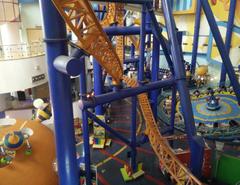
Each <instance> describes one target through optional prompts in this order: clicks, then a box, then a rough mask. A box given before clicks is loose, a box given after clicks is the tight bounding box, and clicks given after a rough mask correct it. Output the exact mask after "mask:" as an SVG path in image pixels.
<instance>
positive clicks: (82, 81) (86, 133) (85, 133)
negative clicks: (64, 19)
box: [80, 59, 92, 185]
mask: <svg viewBox="0 0 240 185" xmlns="http://www.w3.org/2000/svg"><path fill="white" fill-rule="evenodd" d="M81 62H83V69H82V73H81V74H80V94H81V95H82V96H81V97H82V98H85V95H86V93H87V87H86V70H85V59H83V60H82V61H81ZM82 126H83V145H84V148H83V149H84V163H85V170H86V182H87V185H91V184H92V183H91V160H90V146H89V127H88V114H87V110H82Z"/></svg>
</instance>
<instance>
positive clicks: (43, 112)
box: [33, 98, 52, 122]
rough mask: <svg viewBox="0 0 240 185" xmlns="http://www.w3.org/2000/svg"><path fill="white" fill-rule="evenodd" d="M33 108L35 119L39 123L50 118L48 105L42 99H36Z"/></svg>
mask: <svg viewBox="0 0 240 185" xmlns="http://www.w3.org/2000/svg"><path fill="white" fill-rule="evenodd" d="M33 106H34V107H35V108H36V109H37V112H36V116H34V117H35V119H36V120H39V121H41V122H42V121H45V120H47V119H50V118H51V116H52V113H51V106H50V104H49V103H45V102H44V101H43V100H42V99H40V98H39V99H36V100H34V102H33Z"/></svg>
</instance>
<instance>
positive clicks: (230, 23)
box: [219, 0, 237, 86]
mask: <svg viewBox="0 0 240 185" xmlns="http://www.w3.org/2000/svg"><path fill="white" fill-rule="evenodd" d="M236 4H237V0H231V1H230V9H229V15H228V23H227V33H226V41H225V46H226V50H227V53H228V55H229V53H230V49H231V42H232V31H233V27H234V18H235V11H236ZM226 73H227V72H226V69H225V67H224V65H222V69H221V77H220V83H219V86H223V85H224V86H225V83H226Z"/></svg>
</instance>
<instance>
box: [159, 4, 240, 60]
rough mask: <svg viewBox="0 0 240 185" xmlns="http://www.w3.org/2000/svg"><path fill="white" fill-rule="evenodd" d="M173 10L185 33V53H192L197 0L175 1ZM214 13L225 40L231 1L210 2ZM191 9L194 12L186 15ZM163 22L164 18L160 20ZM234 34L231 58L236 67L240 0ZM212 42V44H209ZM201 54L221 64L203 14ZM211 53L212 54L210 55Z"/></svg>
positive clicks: (180, 28) (239, 50) (180, 27)
mask: <svg viewBox="0 0 240 185" xmlns="http://www.w3.org/2000/svg"><path fill="white" fill-rule="evenodd" d="M173 2H174V3H175V4H173V10H174V15H175V20H176V23H177V27H178V29H179V30H181V31H184V32H185V34H184V37H183V51H184V52H192V44H193V34H194V24H195V22H194V21H195V9H196V0H186V1H185V0H174V1H173ZM209 3H210V6H211V8H212V11H213V13H214V15H215V18H216V20H217V22H218V25H219V29H220V32H221V34H222V36H223V40H225V35H226V26H225V24H226V22H227V21H228V14H229V7H230V0H209ZM191 5H192V6H191ZM189 7H192V8H193V7H194V11H193V12H192V13H191V14H189V13H184V11H186V10H187V9H188V8H189ZM160 21H161V22H163V18H160ZM234 25H235V28H234V33H233V38H232V44H231V51H230V57H231V59H232V62H233V64H234V65H239V64H240V0H237V6H236V13H235V21H234ZM209 41H210V43H209ZM198 52H199V53H203V54H207V55H208V56H209V59H210V60H214V61H218V62H221V58H220V55H219V52H218V49H217V47H216V44H215V42H214V40H213V41H212V42H211V31H210V30H209V26H208V23H207V20H206V17H205V15H204V14H203V13H202V17H201V28H200V38H199V50H198ZM208 52H210V53H208Z"/></svg>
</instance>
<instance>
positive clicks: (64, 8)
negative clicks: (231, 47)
mask: <svg viewBox="0 0 240 185" xmlns="http://www.w3.org/2000/svg"><path fill="white" fill-rule="evenodd" d="M40 2H41V9H42V16H43V24H44V32H45V42H46V51H47V60H48V70H49V79H50V89H51V101H52V102H51V103H52V106H53V112H54V124H55V137H56V153H57V164H58V176H59V183H60V184H61V185H78V184H79V179H80V175H79V171H80V169H79V166H78V162H77V157H76V146H75V137H74V124H73V116H72V115H73V111H72V99H71V88H70V76H78V75H79V76H80V77H79V78H80V90H81V92H80V94H81V100H80V101H79V108H80V109H81V112H82V132H83V145H84V165H85V171H84V172H83V173H84V174H83V175H84V176H85V177H86V182H85V183H86V184H87V185H91V184H92V181H91V175H92V173H91V160H90V144H89V138H90V137H89V124H88V122H89V121H88V120H89V119H92V120H93V121H94V122H95V123H96V124H98V125H100V126H101V127H103V128H104V129H105V130H106V131H108V132H110V133H111V134H112V135H114V136H115V137H117V138H118V139H119V140H121V141H122V142H124V143H125V145H127V146H129V148H130V149H131V164H129V165H127V166H126V171H131V172H132V173H129V174H128V175H129V176H133V178H134V174H135V175H136V177H137V176H138V174H136V173H137V172H138V171H137V164H136V153H137V150H136V148H137V145H138V141H137V138H136V112H137V111H136V109H137V105H139V107H140V110H141V113H142V116H143V118H144V121H145V127H146V129H145V132H144V134H145V137H147V138H148V140H149V143H150V144H151V146H152V149H153V150H154V153H155V155H156V156H157V158H158V160H159V164H160V168H161V170H162V171H163V172H165V173H167V174H169V176H170V179H171V181H172V182H173V183H175V184H178V185H183V184H187V185H201V184H203V183H202V182H201V181H200V179H201V176H202V169H203V168H204V164H203V163H204V160H205V159H206V155H205V156H204V154H205V153H206V150H207V147H206V146H205V142H204V140H203V137H201V136H199V135H198V134H197V130H196V127H195V120H194V116H193V110H192V104H191V98H190V92H189V89H188V85H187V78H186V72H185V66H184V62H183V53H182V50H181V46H180V44H179V38H178V34H177V29H176V25H175V21H174V17H173V14H172V10H171V1H169V0H162V1H151V0H121V1H120V0H101V1H99V0H95V1H94V2H97V3H99V2H103V3H104V4H105V6H106V7H107V13H106V16H105V17H104V18H103V20H99V19H98V17H97V16H96V14H95V12H94V10H93V8H92V6H91V1H89V0H52V2H51V1H46V0H41V1H40ZM197 2H198V3H197V9H198V13H199V12H200V13H201V8H202V9H203V11H204V13H205V14H206V18H207V20H208V23H209V26H210V28H211V30H212V33H213V36H214V39H215V41H216V45H217V47H218V49H219V51H220V54H221V57H222V61H223V63H224V66H225V69H226V72H227V74H228V76H229V79H230V81H231V84H232V86H233V90H234V92H235V95H236V98H237V101H238V103H240V85H239V83H238V81H237V79H236V75H235V73H234V69H233V66H232V64H231V61H230V58H229V55H228V51H227V49H226V47H225V46H224V42H223V39H222V37H221V34H220V31H219V29H218V27H217V24H216V21H215V19H214V16H213V13H212V10H211V8H210V6H209V3H208V1H206V0H198V1H197ZM129 4H133V5H138V6H140V7H141V23H140V26H132V27H131V26H130V27H127V26H124V25H125V24H124V9H125V5H129ZM155 11H157V12H158V13H160V14H162V15H163V17H164V20H165V27H166V31H167V35H168V39H166V38H165V37H164V36H163V34H162V31H163V28H162V24H159V23H158V21H157V17H156V15H155ZM66 25H67V26H68V28H69V29H71V31H72V32H73V33H74V34H75V35H76V37H77V39H78V40H77V42H75V43H73V44H71V45H74V47H75V48H74V50H73V52H72V53H71V56H68V51H67V41H68V40H67V37H66ZM147 34H152V35H153V44H152V71H151V75H152V77H151V82H148V81H146V80H145V73H144V66H145V48H146V47H145V46H146V44H145V38H146V35H147ZM132 35H140V45H139V60H138V68H137V79H134V78H129V77H128V76H126V75H124V74H123V64H124V62H125V55H124V41H125V37H126V36H132ZM113 36H116V46H115V47H114V46H113V44H112V42H111V40H110V38H112V37H113ZM196 37H198V34H196ZM131 40H134V38H133V37H132V38H131ZM136 45H137V44H136ZM160 46H161V49H162V51H163V53H164V55H165V58H166V60H167V63H168V66H169V69H170V72H171V74H172V75H171V77H170V78H167V79H162V80H159V79H158V72H159V55H160ZM194 50H195V52H194V54H196V51H197V48H196V46H194ZM89 55H91V56H93V57H94V58H95V61H97V62H98V63H99V65H100V66H101V67H102V68H103V69H104V70H105V71H106V72H107V73H108V74H109V75H110V76H111V77H112V84H113V86H114V87H113V91H112V92H108V93H105V94H98V92H95V94H94V95H93V96H91V97H89V96H87V92H86V74H85V72H86V71H85V56H89ZM192 65H194V63H193V64H192ZM195 65H196V63H195ZM100 66H98V67H100ZM195 67H196V66H191V73H192V74H195ZM94 70H95V71H94V73H97V72H99V71H97V70H98V69H97V68H95V69H94ZM203 71H204V70H203ZM205 71H206V70H205ZM205 71H204V72H202V73H201V71H200V72H197V73H199V74H203V73H204V74H205ZM98 80H100V82H101V76H100V79H99V78H98ZM164 87H171V90H172V96H171V112H170V123H171V129H170V130H169V133H173V130H174V122H175V112H176V111H175V109H176V108H175V107H176V103H177V92H178V93H179V95H178V97H179V102H180V105H181V111H182V117H183V119H182V120H183V121H184V131H185V133H186V137H185V138H186V139H187V141H188V145H189V150H190V160H189V166H186V165H185V164H184V163H183V162H182V161H180V160H179V158H178V157H177V154H176V152H175V151H174V150H173V149H172V148H171V145H170V143H169V141H168V139H169V137H170V138H175V139H178V137H177V136H176V137H175V135H171V136H169V137H165V136H164V135H162V133H161V130H159V126H158V123H157V106H158V95H159V94H158V90H159V89H161V88H164ZM148 93H150V97H151V101H149V96H148ZM127 97H131V103H132V106H131V109H132V110H131V111H132V120H131V121H132V123H131V138H130V139H129V138H126V137H125V136H123V135H121V134H120V133H118V132H117V131H115V130H114V129H112V128H111V127H110V126H109V125H108V124H106V123H105V121H104V120H103V119H100V118H99V116H100V115H101V114H103V113H102V112H101V111H99V109H98V108H99V106H101V105H104V104H106V103H110V102H113V101H116V100H121V99H124V98H127ZM205 101H206V100H205ZM220 101H221V100H220ZM205 103H206V104H207V105H206V106H207V107H208V109H212V108H213V107H214V109H215V108H216V106H215V104H218V100H217V98H216V97H215V96H214V94H212V96H211V97H210V99H209V100H208V102H205ZM218 106H219V104H218ZM43 107H44V110H39V111H38V112H39V113H40V115H41V116H40V117H41V118H46V119H48V118H49V117H48V114H46V110H45V108H46V106H43ZM94 108H96V111H95V113H96V114H94V113H92V112H91V111H90V109H94ZM218 108H220V107H218ZM216 109H217V108H216ZM16 137H18V139H17V140H18V142H15V141H14V142H13V144H14V146H15V144H18V145H17V146H16V148H18V147H20V146H23V145H24V144H25V143H26V146H27V148H28V150H27V151H28V152H27V153H28V154H30V153H31V152H30V149H31V145H30V142H28V137H30V135H26V134H24V131H23V129H19V130H17V131H14V132H13V133H9V134H7V135H5V137H4V139H3V143H2V144H1V153H2V154H1V155H4V157H3V158H2V160H1V161H3V164H4V165H5V164H8V163H10V162H11V158H9V157H8V156H9V155H5V153H9V152H8V149H9V147H11V143H10V145H9V142H8V141H9V140H11V142H12V140H14V139H16ZM33 152H34V151H33ZM10 154H11V152H10ZM9 159H10V160H9ZM141 173H142V172H141ZM81 175H82V174H81Z"/></svg>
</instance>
